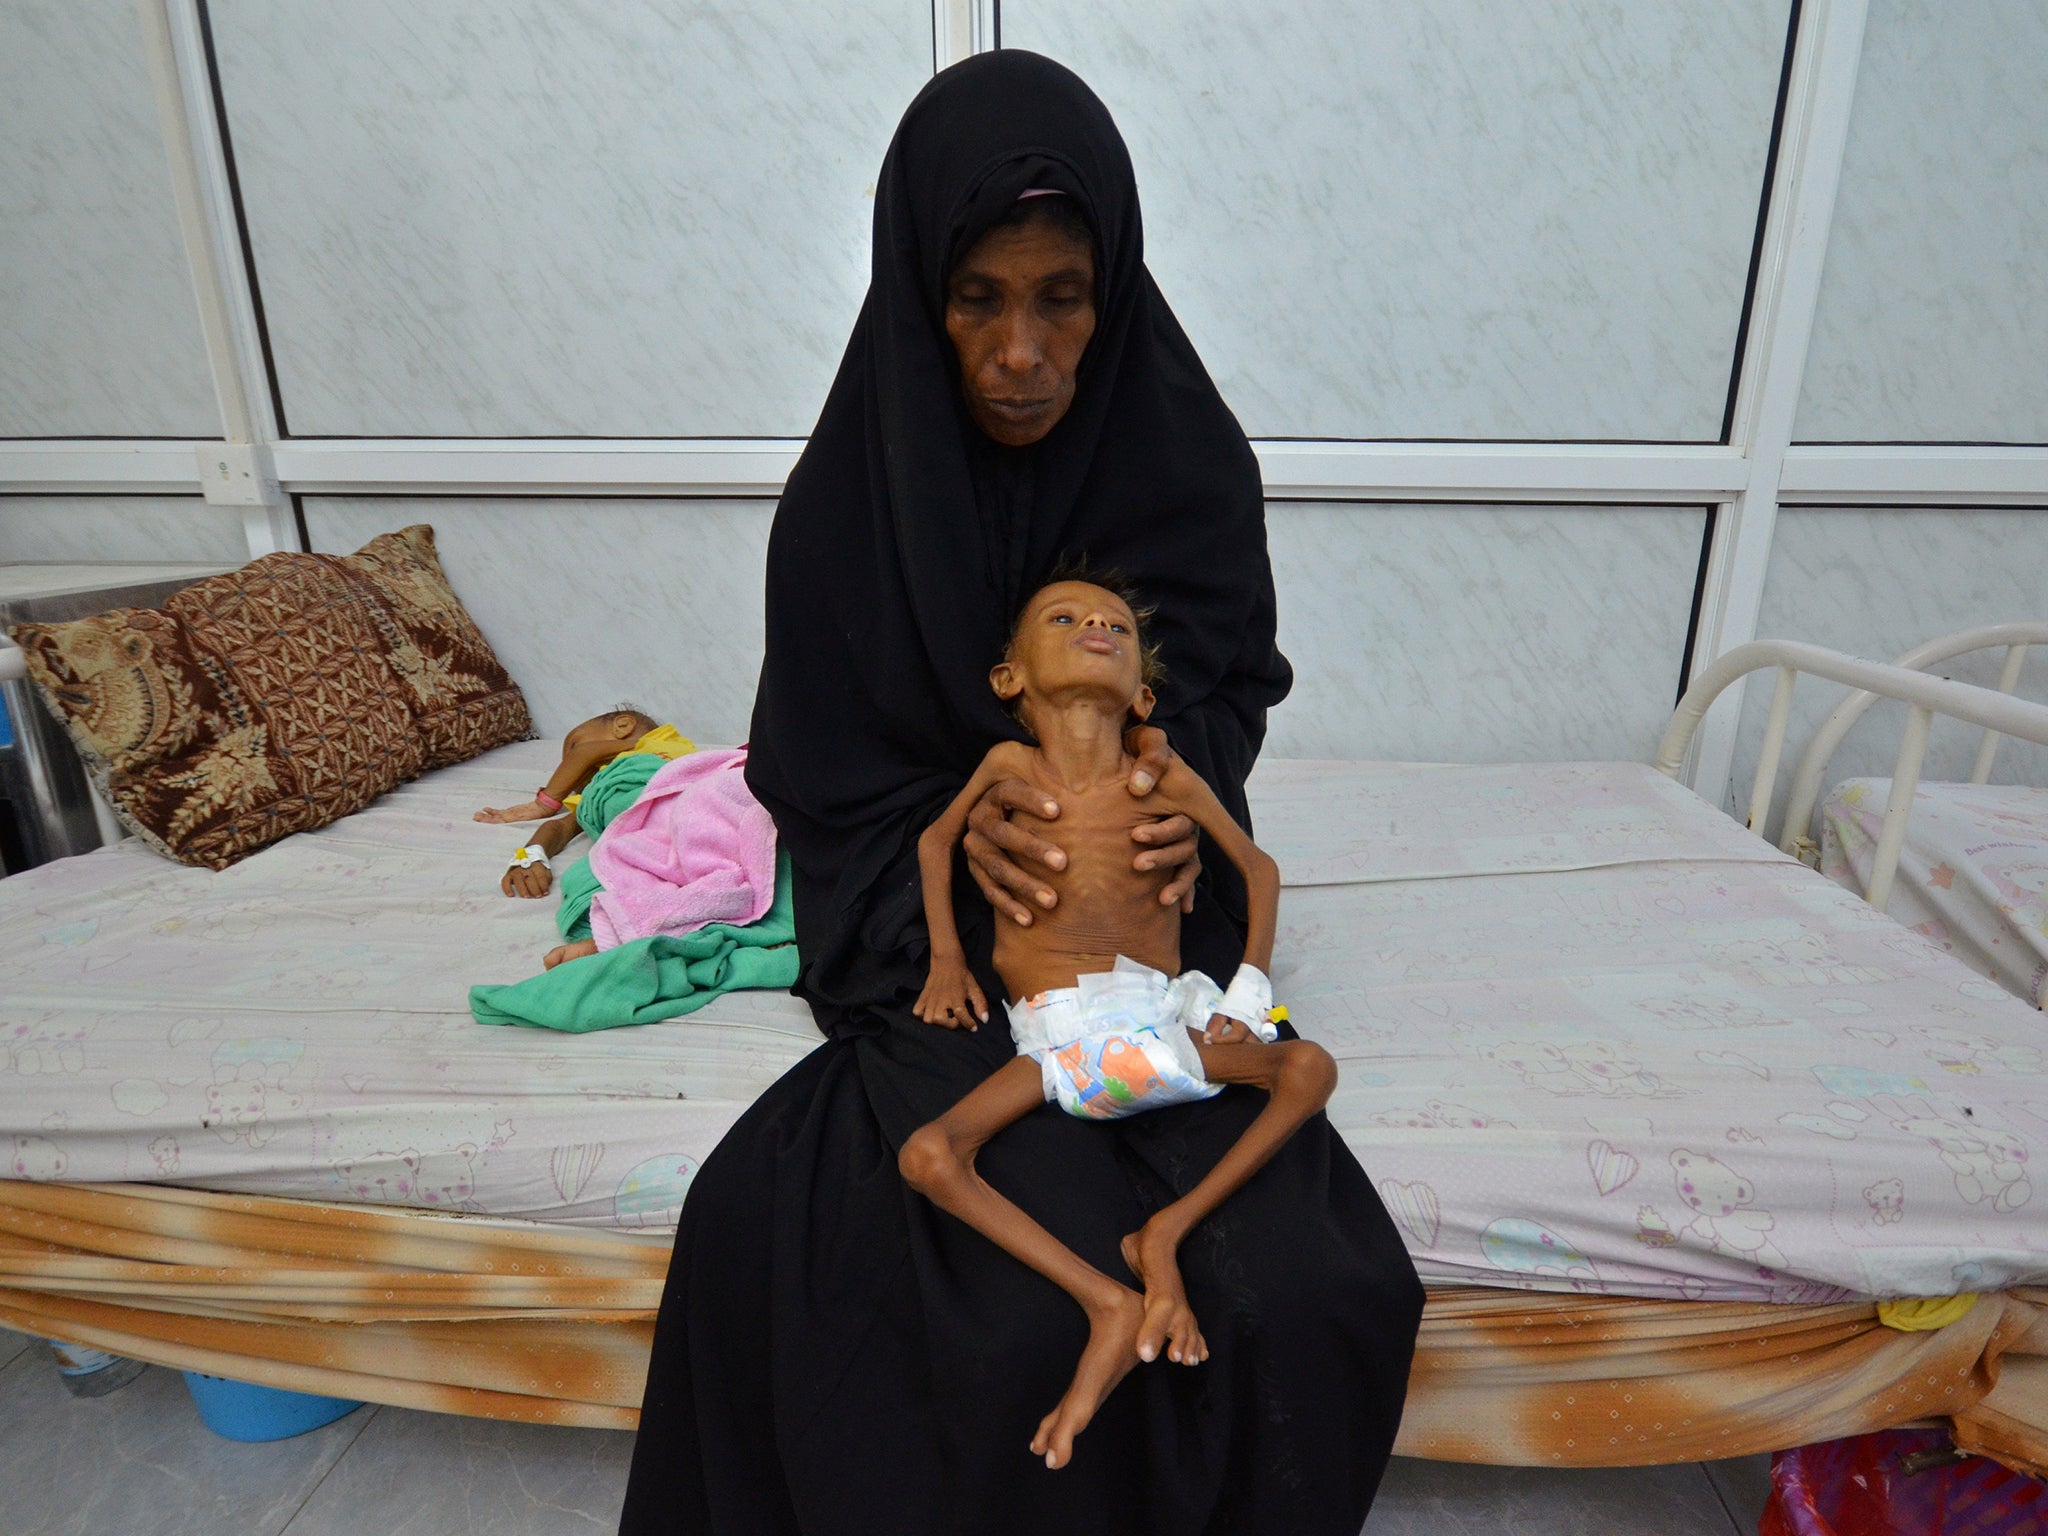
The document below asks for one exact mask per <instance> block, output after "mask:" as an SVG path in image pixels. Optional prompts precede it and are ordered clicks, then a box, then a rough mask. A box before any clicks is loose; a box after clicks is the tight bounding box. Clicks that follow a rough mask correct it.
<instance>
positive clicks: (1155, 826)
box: [1124, 725, 1202, 912]
mask: <svg viewBox="0 0 2048 1536" xmlns="http://www.w3.org/2000/svg"><path fill="white" fill-rule="evenodd" d="M1124 750H1125V751H1126V752H1129V753H1130V754H1131V756H1133V757H1135V758H1136V759H1137V762H1136V763H1134V764H1133V765H1132V767H1131V793H1132V794H1134V795H1141V796H1142V795H1149V794H1151V793H1152V791H1153V790H1154V789H1156V788H1157V787H1158V785H1159V781H1160V780H1161V779H1163V778H1165V777H1166V770H1167V769H1168V768H1169V767H1171V766H1172V764H1173V762H1174V756H1173V747H1172V746H1171V745H1170V744H1169V743H1168V741H1167V739H1166V732H1164V731H1162V730H1160V729H1159V727H1158V726H1156V725H1140V726H1134V727H1132V728H1131V730H1129V731H1127V732H1126V733H1125V735H1124ZM1131 837H1132V839H1133V841H1136V842H1140V843H1143V844H1144V845H1145V848H1144V851H1143V852H1142V853H1140V854H1138V856H1137V857H1136V858H1134V859H1133V860H1132V861H1131V867H1132V868H1133V869H1170V870H1173V871H1174V874H1173V878H1172V879H1170V880H1168V881H1167V882H1166V885H1165V886H1164V888H1163V889H1161V891H1160V892H1159V904H1160V905H1161V906H1172V905H1174V904H1175V903H1178V904H1179V906H1180V909H1181V911H1183V912H1192V911H1194V910H1195V881H1196V879H1197V878H1198V877H1199V876H1200V875H1201V873H1202V854H1201V839H1200V837H1199V836H1198V834H1197V828H1196V826H1195V823H1194V820H1193V818H1191V817H1188V816H1164V817H1161V818H1160V819H1159V820H1158V821H1147V822H1141V823H1139V824H1138V825H1137V826H1135V827H1133V828H1131Z"/></svg>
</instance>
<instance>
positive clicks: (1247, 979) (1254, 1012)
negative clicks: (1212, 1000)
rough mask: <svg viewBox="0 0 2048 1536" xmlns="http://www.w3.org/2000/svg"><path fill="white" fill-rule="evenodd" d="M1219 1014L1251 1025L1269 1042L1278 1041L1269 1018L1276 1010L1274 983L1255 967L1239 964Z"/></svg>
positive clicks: (1218, 1005) (1276, 1032) (1219, 1006)
mask: <svg viewBox="0 0 2048 1536" xmlns="http://www.w3.org/2000/svg"><path fill="white" fill-rule="evenodd" d="M1216 1011H1217V1012H1218V1013H1220V1014H1222V1015H1223V1017H1224V1018H1226V1019H1235V1020H1237V1021H1238V1023H1240V1024H1248V1025H1250V1026H1251V1027H1252V1028H1253V1029H1254V1030H1256V1031H1257V1032H1258V1034H1259V1037H1260V1038H1261V1039H1263V1040H1265V1041H1267V1042H1268V1043H1270V1042H1272V1041H1273V1040H1274V1039H1276V1038H1278V1036H1279V1033H1280V1032H1279V1031H1278V1030H1276V1029H1275V1028H1273V1026H1272V1024H1271V1023H1270V1022H1269V1021H1268V1019H1267V1015H1268V1014H1270V1013H1271V1012H1272V1011H1273V983H1272V981H1271V980H1270V979H1269V978H1268V977H1267V975H1266V973H1265V972H1264V971H1262V970H1260V969H1259V968H1258V967H1257V966H1256V965H1240V966H1239V967H1238V968H1237V974H1236V975H1235V976H1233V977H1231V978H1230V985H1229V987H1227V988H1226V989H1225V990H1224V993H1223V998H1222V1000H1221V1001H1220V1002H1218V1003H1217V1004H1216Z"/></svg>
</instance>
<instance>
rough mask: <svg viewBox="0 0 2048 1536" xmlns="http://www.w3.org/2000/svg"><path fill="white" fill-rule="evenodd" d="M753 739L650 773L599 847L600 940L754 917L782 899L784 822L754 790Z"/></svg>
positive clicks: (609, 942)
mask: <svg viewBox="0 0 2048 1536" xmlns="http://www.w3.org/2000/svg"><path fill="white" fill-rule="evenodd" d="M746 765H747V754H746V752H745V750H744V749H742V750H738V751H728V752H693V753H691V754H690V755H689V756H688V757H679V758H677V759H676V760H675V761H674V762H672V763H670V764H668V765H667V766H666V767H665V768H663V769H661V770H660V771H659V772H658V773H656V774H655V775H654V777H653V778H651V779H649V780H648V781H647V787H646V788H645V789H643V790H641V791H640V798H639V799H637V800H635V801H634V802H633V803H632V804H631V805H630V806H628V807H627V808H626V809H625V810H623V811H621V812H620V813H619V814H618V815H617V816H615V817H614V818H613V819H612V824H611V825H610V826H608V827H606V828H605V829H604V836H602V837H600V838H599V839H598V840H597V846H596V847H595V848H593V849H591V850H590V872H591V873H592V874H593V875H595V876H597V878H598V881H599V883H600V884H601V885H602V886H603V889H602V890H600V891H599V892H598V893H597V895H596V897H595V898H594V899H593V900H592V901H591V904H590V931H591V935H592V936H593V937H594V938H595V939H596V940H597V947H598V948H599V949H611V948H614V947H615V946H617V945H620V944H624V943H627V942H629V941H630V940H633V939H645V938H651V937H654V936H655V935H658V934H668V935H675V934H684V933H694V932H695V931H696V930H697V929H699V928H702V927H704V926H705V925H706V924H707V923H734V924H741V923H751V922H753V921H755V920H756V919H758V918H759V917H760V916H761V915H762V914H763V913H765V912H766V911H767V910H768V907H769V904H770V903H771V902H773V901H774V899H775V823H774V822H773V821H771V820H770V819H769V816H768V813H767V812H766V811H764V810H763V809H762V808H761V804H760V802H759V801H757V800H756V799H755V798H754V797H753V796H752V795H751V794H749V793H748V792H747V785H746V779H745V777H744V775H743V770H744V769H745V768H746Z"/></svg>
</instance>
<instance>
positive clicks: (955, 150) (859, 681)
mask: <svg viewBox="0 0 2048 1536" xmlns="http://www.w3.org/2000/svg"><path fill="white" fill-rule="evenodd" d="M1034 188H1040V189H1047V190H1053V191H1058V192H1062V193H1065V194H1066V195H1067V196H1069V197H1071V198H1073V199H1074V200H1075V201H1076V202H1077V203H1078V204H1079V206H1080V208H1081V209H1082V211H1083V212H1084V213H1085V214H1086V216H1087V219H1088V222H1089V224H1090V226H1091V227H1092V228H1093V229H1094V232H1095V257H1096V329H1095V333H1094V336H1093V337H1092V339H1091V340H1090V341H1089V344H1088V349H1087V352H1086V353H1085V355H1084V356H1083V359H1082V362H1081V367H1080V371H1079V375H1078V378H1077V381H1076V387H1075V392H1074V401H1073V405H1072V407H1071V408H1070V409H1069V410H1068V412H1067V414H1066V415H1065V416H1064V417H1062V418H1061V420H1060V421H1059V423H1058V424H1057V425H1056V426H1055V427H1054V428H1053V429H1052V431H1051V432H1050V433H1049V434H1047V436H1046V437H1045V438H1043V439H1042V440H1041V441H1039V442H1038V443H1036V444H1034V445H1032V446H1031V447H1028V448H1021V449H1009V448H1002V447H999V446H998V445H997V444H995V443H994V442H993V441H992V440H990V439H989V438H988V437H986V436H985V435H984V434H983V433H982V432H981V431H980V430H979V429H978V428H977V427H975V426H974V425H973V423H972V422H971V420H970V419H969V417H968V416H967V413H966V408H965V405H964V403H963V400H962V396H961V385H960V370H959V362H958V358H957V355H956V353H955V352H954V349H953V345H952V342H951V341H950V340H949V339H948V337H947V335H946V331H945V323H944V322H945V293H946V278H947V275H948V274H949V272H950V271H951V269H952V267H953V265H954V263H955V262H956V261H958V259H959V258H960V257H961V256H963V255H964V254H966V252H967V251H968V250H970V249H971V248H972V247H973V246H974V244H975V242H976V241H978V240H979V239H980V238H981V236H982V235H983V234H985V233H986V232H987V231H988V230H989V229H990V228H991V227H993V225H994V224H995V223H996V222H997V221H998V220H999V219H1000V218H1002V216H1003V215H1004V214H1005V213H1006V212H1008V211H1009V210H1010V208H1011V207H1012V206H1013V205H1014V204H1015V202H1016V201H1017V198H1018V195H1019V194H1020V193H1022V192H1024V191H1026V190H1028V189H1034ZM1219 216H1220V215H1219ZM1070 556H1079V557H1085V558H1086V559H1087V560H1088V562H1089V563H1090V564H1091V565H1093V566H1095V567H1097V568H1109V569H1114V570H1117V571H1120V572H1122V573H1123V574H1124V575H1126V576H1128V577H1130V578H1131V579H1132V580H1133V581H1134V582H1136V583H1137V585H1138V587H1139V589H1140V591H1141V594H1142V596H1143V598H1144V600H1145V601H1146V602H1148V603H1150V604H1152V605H1153V606H1155V607H1156V608H1157V610H1158V617H1157V618H1156V620H1155V621H1154V624H1153V638H1155V639H1156V640H1157V641H1158V642H1159V643H1160V646H1161V649H1162V651H1163V655H1164V660H1165V663H1166V669H1167V677H1166V682H1165V684H1164V685H1163V686H1162V687H1161V688H1160V689H1159V690H1158V693H1159V706H1158V709H1157V711H1156V712H1155V713H1154V715H1153V717H1152V718H1153V723H1155V724H1158V725H1162V726H1164V727H1165V729H1166V732H1167V735H1168V737H1169V739H1170V740H1171V741H1172V743H1173V746H1174V749H1175V750H1176V751H1177V752H1178V753H1179V754H1180V755H1181V756H1182V757H1183V758H1184V759H1186V761H1187V762H1188V763H1189V764H1190V765H1191V766H1192V767H1193V768H1195V770H1196V771H1197V772H1199V773H1201V774H1202V776H1203V777H1204V778H1205V779H1207V780H1208V781H1209V783H1210V784H1211V785H1212V786H1213V787H1214V788H1215V790H1216V792H1217V794H1218V795H1219V796H1220V797H1221V798H1222V800H1223V803H1224V805H1225V806H1227V807H1228V808H1229V809H1230V811H1231V812H1232V814H1233V815H1235V816H1236V817H1237V818H1238V820H1239V821H1241V822H1247V824H1248V817H1247V813H1246V809H1245V801H1244V780H1245V777H1246V775H1247V774H1248V773H1249V772H1250V771H1251V766H1252V762H1253V760H1254V758H1255V757H1256V756H1257V754H1258V749H1259V744H1260V742H1261V741H1262V739H1263V738H1264V735H1265V714H1266V710H1267V709H1268V708H1270V707H1271V706H1272V705H1274V704H1277V703H1278V702H1279V701H1280V700H1281V699H1283V698H1285V697H1286V695H1287V690H1288V687H1289V686H1290V683H1291V681H1292V673H1291V671H1290V669H1289V667H1288V665H1287V661H1286V658H1285V657H1283V656H1282V655H1281V654H1280V652H1279V650H1278V648H1277V647H1276V646H1275V644H1274V623H1275V607H1274V596H1273V577H1272V568H1271V565H1270V563H1269V562H1268V560H1267V555H1266V530H1265V511H1264V500H1263V493H1262V489H1261V485H1260V480H1259V470H1258V464H1257V461H1256V460H1255V458H1254V457H1253V455H1252V451H1251V446H1250V444H1248V443H1247V442H1246V441H1245V436H1244V432H1243V430H1242V429H1241V428H1240V427H1239V426H1238V424H1237V420H1236V418H1235V417H1234V416H1232V415H1231V413H1230V409H1229V407H1228V406H1226V405H1225V404H1224V403H1223V400H1222V397H1221V396H1220V395H1219V394H1218V393H1217V392H1216V387H1215V385H1214V384H1212V383H1211V382H1210V380H1209V376H1208V374H1207V372H1206V371H1205V370H1204V369H1203V367H1202V363H1201V359H1200V358H1198V357H1197V356H1196V355H1195V351H1194V348H1193V347H1192V346H1191V345H1190V344H1189V342H1188V339H1187V337H1186V335H1185V334H1183V332H1182V331H1181V328H1180V325H1179V323H1178V322H1177V321H1176V320H1175V319H1174V317H1173V312H1172V311H1171V310H1170V309H1168V308H1167V305H1166V301H1165V299H1164V298H1163V297H1162V296H1161V294H1160V292H1159V289H1158V287H1157V285H1156V284H1155V283H1154V282H1153V281H1152V275H1151V274H1150V273H1149V272H1148V271H1146V269H1145V263H1144V235H1143V229H1142V226H1141V223H1140V219H1139V214H1138V193H1137V184H1136V180H1135V178H1134V176H1133V174H1132V170H1131V161H1130V155H1129V153H1128V152H1127V151H1126V150H1125V148H1124V143H1123V139H1122V137H1121V136H1120V135H1119V134H1118V132H1117V129H1116V125H1115V123H1114V122H1112V121H1111V120H1110V116H1109V112H1108V110H1107V109H1106V108H1105V107H1104V106H1103V104H1102V102H1101V101H1100V100H1098V99H1097V97H1096V96H1095V94H1094V92H1092V91H1090V90H1089V89H1088V87H1087V86H1086V85H1085V84H1084V83H1083V82H1082V81H1081V80H1080V78H1079V77H1078V76H1076V75H1075V74H1074V73H1073V72H1072V71H1070V70H1068V69H1066V68H1064V67H1063V66H1061V65H1059V64H1056V63H1054V62H1053V61H1052V60H1050V59H1046V58H1042V57H1040V56H1038V55H1036V54H1032V53H1026V52H1022V51H1020V50H1016V49H1005V50H1001V51H998V52H995V53H989V54H982V55H978V56H977V57H975V58H972V59H969V60H967V61H965V62H964V63H960V64H956V65H954V66H953V67H952V68H950V69H947V70H945V71H944V72H943V73H941V74H939V75H937V76H936V77H934V78H933V80H932V81H931V83H930V84H929V85H927V86H926V87H925V88H924V90H922V91H921V92H919V93H918V96H917V99H916V100H914V101H913V102H912V103H911V104H910V108H909V110H908V111H906V112H905V113H904V115H903V121H902V122H901V124H899V125H898V127H897V130H896V136H895V139H894V140H893V141H892V142H891V144H890V146H889V152H888V154H887V156H886V157H885V158H884V160H883V162H882V174H881V179H880V182H879V184H878V186H877V189H876V198H875V232H874V259H873V273H872V276H871V278H870V282H869V287H868V294H867V299H866V302H865V303H864V304H863V305H862V307H861V313H860V318H859V320H858V321H857V322H856V323H855V325H854V330H853V337H852V340H851V341H849V342H848V344H847V348H846V355H845V357H844V358H843V359H842V361H841V363H840V366H839V374H838V377H837V378H836V379H835V380H834V382H833V385H832V390H831V393H830V394H829V395H828V396H827V398H826V401H825V408H824V412H823V414H822V415H821V416H820V417H819V420H818V425H817V428H816V430H815V431H814V432H813V433H812V435H811V438H810V442H809V445H808V446H807V447H806V448H805V450H804V453H803V456H802V458H801V459H799V460H798V462H797V465H796V468H795V469H794V470H793V471H792V472H791V474H790V477H789V482H788V486H787V488H786V489H785V490H784V492H783V496H782V501H781V504H780V506H779V507H778V508H777V510H776V514H775V525H774V530H773V533H772V534H771V536H770V539H769V547H768V599H767V654H766V660H765V662H764V663H763V666H762V670H761V685H760V691H759V694H758V696H757V698H756V700H755V705H754V720H753V733H752V753H751V756H750V759H749V762H748V768H747V782H748V783H749V785H750V786H751V787H752V788H753V790H754V792H755V794H756V795H757V796H759V798H760V799H761V801H762V803H763V804H764V805H766V806H767V808H768V809H769V811H770V812H771V813H772V814H773V815H774V818H775V823H776V827H777V830H778V832H779V833H780V835H781V838H782V844H783V846H784V848H786V849H787V850H788V852H789V853H790V855H791V856H792V859H793V861H794V865H795V874H796V922H797V943H798V948H799V950H800V951H801V952H802V954H803V956H804V971H803V976H802V979H801V980H800V981H799V983H798V986H797V991H798V992H799V994H801V995H803V996H805V997H807V998H808V999H810V1001H811V1002H812V1004H813V1005H814V1008H815V1009H816V1011H817V1013H818V1017H819V1020H820V1023H821V1024H822V1025H823V1026H824V1027H825V1028H826V1029H827V1030H828V1031H836V1030H838V1029H840V1028H842V1027H844V1026H846V1025H848V1024H849V1023H852V1024H854V1025H855V1026H856V1027H859V1026H858V1017H859V1014H860V1011H861V1010H862V1008H863V1007H869V1008H872V1007H887V1006H890V1005H892V1004H897V1003H901V1002H903V1001H907V1000H908V998H909V997H914V996H915V994H916V992H917V989H918V988H919V986H921V985H922V982H923V964H922V959H923V954H924V924H923V916H922V912H921V910H920V901H919V887H918V877H917V867H916V856H917V849H916V843H917V836H918V834H919V833H920V832H922V831H923V830H924V828H925V827H927V826H928V825H930V823H931V821H932V820H933V818H934V817H936V816H937V815H938V813H939V812H940V811H941V810H942V809H943V808H944V807H945V805H946V803H947V802H948V801H949V800H950V799H951V798H952V797H953V796H954V795H956V794H958V793H959V790H960V787H961V785H962V784H964V783H965V782H966V779H967V777H968V776H969V775H970V774H971V773H972V772H973V771H974V769H975V767H976V765H977V764H979V762H980V761H981V758H982V756H983V755H984V754H985V753H986V751H987V750H988V748H989V746H990V745H991V744H992V743H993V742H994V741H996V740H997V739H999V738H1002V737H1017V736H1019V735H1020V732H1019V729H1018V726H1017V724H1016V722H1015V721H1014V720H1012V719H1011V718H1010V716H1009V715H1008V713H1007V712H1006V711H1005V710H1004V709H1003V708H1002V706H1001V704H1000V703H999V701H998V700H997V699H996V697H995V695H994V694H993V692H992V691H991V690H990V688H989V685H988V670H989V668H990V667H991V666H993V665H994V664H995V663H996V662H997V661H998V660H1000V659H1001V656H1002V650H1003V645H1004V642H1005V640H1006V638H1007V636H1008V633H1009V629H1010V626H1011V623H1012V621H1013V619H1014V617H1015V615H1016V613H1017V610H1018V608H1019V607H1020V606H1021V605H1022V603H1023V601H1024V599H1025V598H1026V597H1028V596H1030V594H1031V593H1032V592H1034V591H1036V590H1037V588H1038V587H1039V586H1040V585H1041V584H1042V583H1043V581H1044V580H1045V578H1046V577H1047V575H1048V574H1049V573H1050V572H1051V570H1052V569H1053V568H1054V567H1055V566H1056V565H1057V564H1058V563H1059V562H1060V561H1061V560H1062V559H1063V558H1065V557H1070ZM1133 851H1134V852H1135V848H1134V850H1133ZM1217 863H1218V861H1216V860H1214V859H1211V860H1209V861H1208V863H1207V868H1206V869H1205V873H1204V876H1203V885H1204V888H1205V894H1204V895H1203V896H1201V897H1198V904H1199V902H1200V901H1203V900H1206V901H1209V902H1211V903H1214V902H1216V901H1219V900H1221V901H1223V902H1224V903H1225V904H1226V905H1234V904H1235V903H1233V902H1232V900H1231V898H1232V896H1233V894H1234V891H1235V884H1236V883H1235V881H1234V879H1231V878H1229V877H1230V876H1231V875H1233V874H1234V871H1230V870H1228V869H1227V868H1225V869H1222V870H1219V869H1218V868H1217ZM961 883H962V885H963V886H964V887H965V889H964V891H963V893H962V896H963V900H962V916H963V919H969V921H968V922H964V923H963V929H962V932H963V935H964V936H965V935H971V934H973V933H974V932H975V931H976V930H977V929H978V930H979V931H980V932H981V933H982V934H984V935H985V934H986V932H987V931H988V929H987V923H986V918H985V908H986V903H984V902H983V901H982V898H981V895H980V893H979V891H977V890H976V889H975V888H974V887H973V886H972V885H971V884H969V883H967V882H964V881H963V882H961ZM976 909H979V912H977V911H976ZM1198 910H1199V905H1198ZM977 916H979V917H980V919H981V920H980V921H973V919H974V918H975V917H977ZM969 942H970V946H971V945H972V942H973V940H972V938H971V937H970V939H969Z"/></svg>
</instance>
